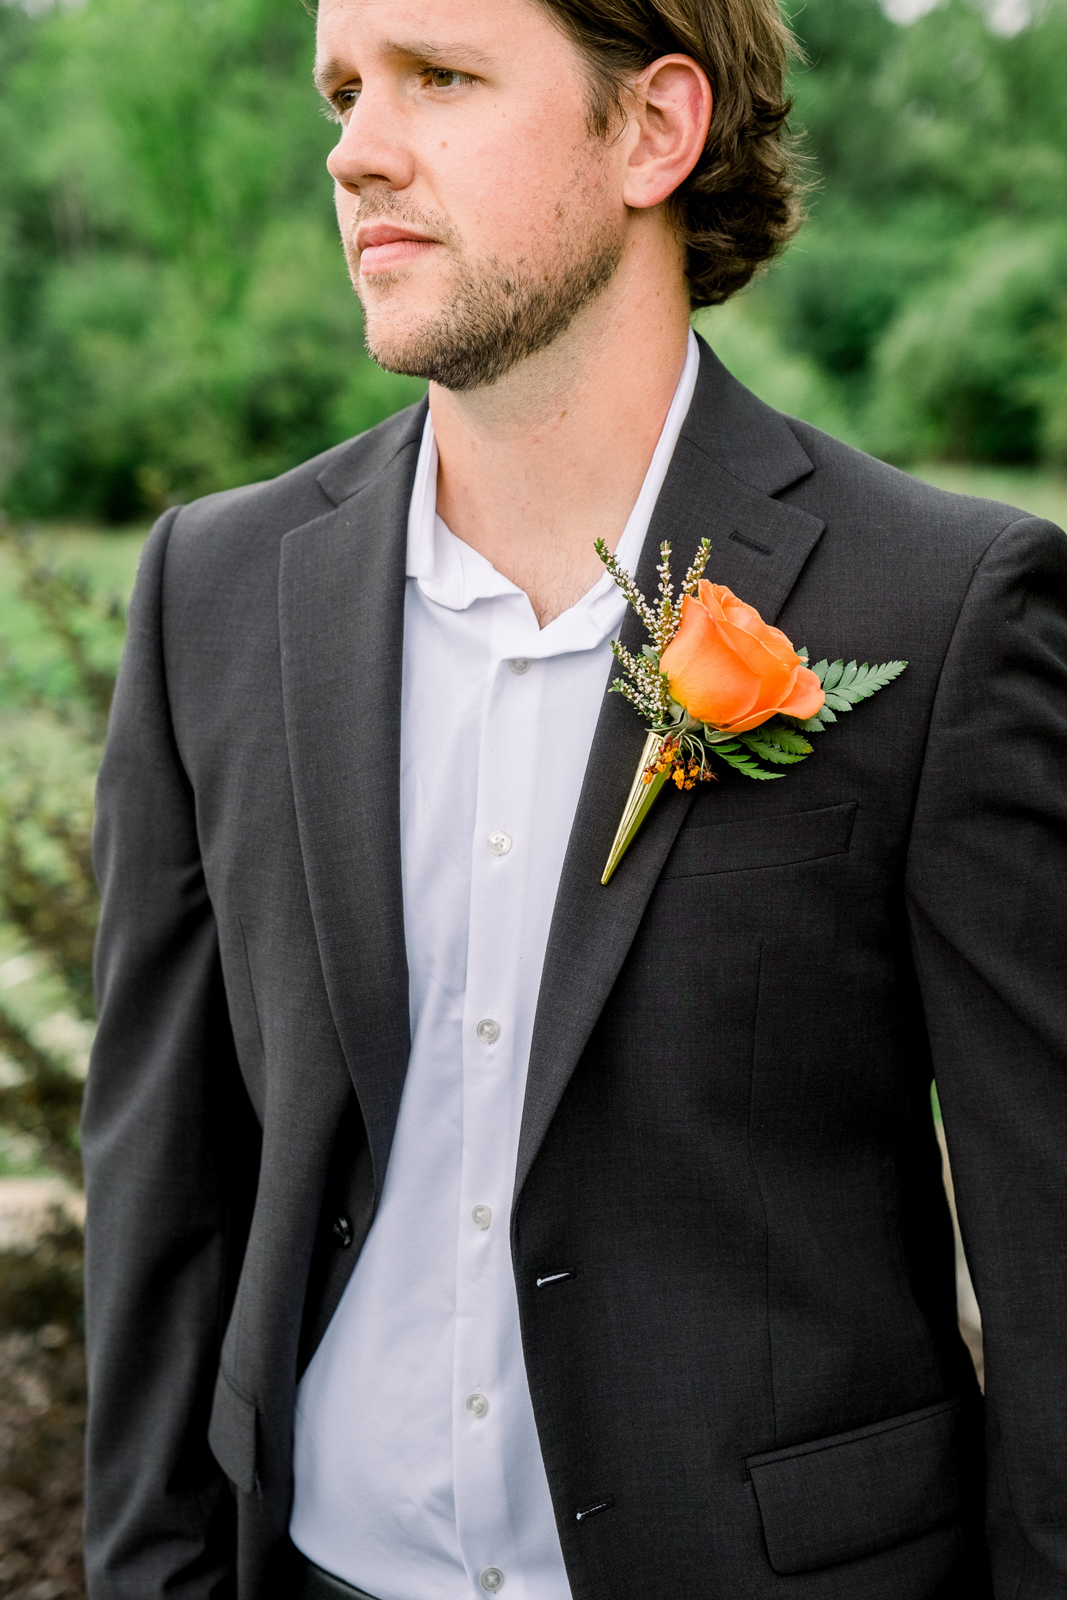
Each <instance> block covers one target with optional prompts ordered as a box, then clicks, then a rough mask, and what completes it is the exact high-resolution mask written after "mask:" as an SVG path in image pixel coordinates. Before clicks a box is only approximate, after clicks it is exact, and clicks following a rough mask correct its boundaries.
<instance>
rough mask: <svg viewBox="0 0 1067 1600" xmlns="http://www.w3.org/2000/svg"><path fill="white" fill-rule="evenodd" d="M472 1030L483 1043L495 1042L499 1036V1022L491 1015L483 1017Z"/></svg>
mask: <svg viewBox="0 0 1067 1600" xmlns="http://www.w3.org/2000/svg"><path fill="white" fill-rule="evenodd" d="M474 1031H475V1033H476V1034H477V1035H478V1037H479V1039H480V1040H481V1041H482V1043H483V1044H496V1042H497V1040H498V1039H499V1038H500V1024H499V1022H494V1021H493V1019H492V1017H483V1018H482V1020H481V1022H479V1024H478V1026H477V1027H476V1028H475V1030H474Z"/></svg>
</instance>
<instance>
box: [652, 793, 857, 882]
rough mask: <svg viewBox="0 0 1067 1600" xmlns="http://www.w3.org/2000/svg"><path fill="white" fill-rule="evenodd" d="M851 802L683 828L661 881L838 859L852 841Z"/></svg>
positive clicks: (852, 817)
mask: <svg viewBox="0 0 1067 1600" xmlns="http://www.w3.org/2000/svg"><path fill="white" fill-rule="evenodd" d="M855 816H856V802H855V800H846V801H844V802H843V803H842V804H841V805H837V806H821V807H820V808H819V809H818V810H817V811H794V812H793V813H792V814H791V815H788V816H784V817H758V818H757V817H752V818H750V819H746V820H745V821H744V822H713V823H708V824H706V825H703V826H701V827H690V828H683V829H682V831H681V833H680V834H679V835H678V838H677V841H676V842H675V845H674V849H673V850H672V851H671V853H670V855H669V856H668V857H667V862H666V865H665V866H664V868H663V876H664V877H665V878H695V877H701V876H703V875H704V874H706V873H712V872H744V871H747V870H750V869H751V868H753V867H788V866H792V865H794V864H795V863H797V862H801V861H818V860H819V859H820V857H822V856H836V855H841V854H842V853H843V852H844V851H845V850H847V849H848V847H849V843H850V841H851V839H852V824H853V822H854V820H855Z"/></svg>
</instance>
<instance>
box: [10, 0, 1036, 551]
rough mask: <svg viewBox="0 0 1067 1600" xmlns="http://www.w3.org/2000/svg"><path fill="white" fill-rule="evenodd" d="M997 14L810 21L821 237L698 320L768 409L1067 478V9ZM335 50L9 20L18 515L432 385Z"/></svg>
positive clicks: (182, 24)
mask: <svg viewBox="0 0 1067 1600" xmlns="http://www.w3.org/2000/svg"><path fill="white" fill-rule="evenodd" d="M887 3H894V0H887ZM895 3H898V4H899V3H901V0H895ZM994 3H996V4H998V5H999V7H1000V9H999V11H998V12H996V13H994V14H993V15H992V18H990V16H987V15H986V14H985V13H984V12H983V10H982V9H981V0H970V3H965V0H947V3H942V4H939V5H937V6H936V7H935V9H934V10H933V11H931V12H930V13H929V14H928V15H926V16H924V17H921V18H920V19H919V20H917V21H915V22H913V23H912V24H911V25H909V26H902V25H900V24H899V23H897V22H894V21H891V20H890V19H889V17H888V16H887V15H886V14H885V12H884V11H883V10H882V9H881V7H880V5H879V4H878V3H877V0H808V3H807V4H806V5H805V6H804V7H803V9H798V10H797V14H796V16H795V18H794V22H795V26H796V28H797V32H798V34H799V36H800V38H801V41H802V43H803V45H804V47H805V50H806V52H807V57H808V63H807V65H806V66H804V67H802V68H800V69H798V71H797V72H796V74H795V92H796V112H795V116H794V119H793V120H794V124H795V126H796V127H797V128H798V129H799V130H802V132H803V135H804V142H805V146H806V148H807V150H808V152H809V155H810V158H811V166H810V170H811V175H812V177H813V179H814V180H815V188H814V192H813V195H812V199H811V219H810V221H809V222H808V224H807V226H806V228H805V229H804V231H803V232H802V234H801V236H800V239H799V241H798V242H797V243H796V244H795V245H794V246H793V248H792V249H791V250H790V252H789V253H788V255H787V256H786V258H785V259H784V260H783V261H782V262H781V263H780V264H778V265H777V266H775V267H774V268H773V269H772V270H771V271H770V272H769V273H768V274H767V275H766V276H765V277H764V278H763V279H762V280H761V281H760V282H759V283H758V284H757V285H756V286H755V287H754V288H753V289H752V290H751V291H750V292H749V293H747V294H746V295H745V296H743V297H742V298H741V299H740V300H739V301H738V302H737V303H735V304H733V305H731V306H729V307H726V308H724V309H723V310H722V311H719V312H713V313H711V314H708V315H706V316H705V317H704V319H703V324H702V325H703V326H704V327H705V329H706V331H708V332H709V333H710V335H711V338H712V340H713V342H715V343H716V344H717V346H718V347H719V348H720V350H721V352H722V353H723V354H724V356H725V358H726V359H727V361H728V363H729V364H730V365H731V366H733V367H734V369H735V370H737V371H738V373H739V375H741V376H742V377H743V378H744V379H745V380H746V381H748V382H750V383H752V384H753V386H754V387H756V388H757V390H759V391H760V392H762V393H764V394H765V395H766V396H767V397H768V398H769V399H771V400H772V401H774V402H776V403H779V404H783V405H785V406H786V407H787V408H788V409H791V410H793V411H796V412H799V413H800V414H802V415H804V416H807V417H808V418H809V419H810V420H812V421H815V422H817V423H820V424H822V425H824V426H828V427H829V428H831V429H833V430H834V431H837V432H839V433H842V434H844V435H845V436H846V437H848V438H850V439H852V440H854V441H855V442H857V443H859V444H861V445H863V446H865V447H866V448H869V449H872V450H874V451H875V452H877V453H879V454H882V455H885V456H888V457H890V458H892V459H896V460H899V461H903V462H908V461H913V460H922V459H925V460H930V459H936V458H944V459H970V460H981V461H990V462H1046V463H1051V464H1053V465H1063V464H1065V463H1067V92H1065V84H1067V0H1033V3H1034V4H1035V6H1036V9H1035V11H1034V12H1033V14H1032V16H1031V20H1030V21H1029V22H1028V23H1027V24H1026V25H1025V26H1022V27H1017V31H1015V32H1014V33H1012V34H1011V35H1010V36H1009V35H1006V34H1005V33H1004V31H1003V27H1004V16H1005V13H1004V10H1003V7H1004V5H1005V0H989V4H991V5H992V4H994ZM1018 3H1020V4H1021V3H1024V0H1018ZM1025 17H1026V13H1023V12H1020V13H1017V14H1016V15H1015V18H1014V23H1013V26H1017V24H1018V23H1019V22H1022V21H1025ZM998 19H999V25H1000V27H1001V30H1002V31H1001V32H999V33H998V32H997V31H996V28H995V26H991V25H990V22H991V20H992V22H993V23H994V24H997V23H998ZM312 31H313V25H312V21H311V18H310V16H309V15H308V13H307V11H306V10H305V9H304V7H303V6H302V4H301V0H151V4H145V3H144V0H80V3H77V4H69V3H64V0H52V3H49V0H0V499H2V500H3V503H4V504H5V505H6V506H7V508H8V509H9V510H10V511H12V512H14V513H16V514H26V513H30V514H34V515H38V516H48V517H55V516H59V515H62V516H80V517H87V518H94V519H103V520H108V521H113V522H121V521H128V520H130V519H133V518H137V517H143V516H144V515H146V514H149V513H152V512H155V511H157V510H159V509H160V508H161V507H162V506H164V505H165V504H167V503H168V502H169V501H173V500H184V499H188V498H189V497H191V496H193V495H197V494H201V493H204V492H206V491H209V490H213V489H217V488H223V487H227V486H229V485H231V484H234V483H240V482H247V481H249V480H250V479H254V478H259V477H264V476H267V475H270V474H273V473H276V472H278V471H281V470H283V469H284V468H286V467H288V466H290V465H292V464H293V463H295V462H297V461H299V460H301V459H303V458H305V457H307V456H308V455H311V454H313V453H314V452H315V451H317V450H320V449H324V448H326V447H328V446H329V445H330V444H332V443H334V442H336V441H337V440H339V439H341V438H344V437H345V436H347V435H349V434H352V433H355V432H357V431H359V430H360V429H362V428H365V427H367V426H369V425H371V424H373V423H374V422H376V421H377V420H378V419H379V418H380V417H382V416H383V415H385V414H387V413H388V412H389V411H391V410H393V409H395V408H396V407H397V406H398V405H401V404H404V403H406V402H407V401H408V400H409V399H410V398H412V396H413V395H414V394H416V393H417V392H418V388H419V386H418V385H416V384H413V383H411V382H410V381H407V380H404V379H398V378H395V377H389V376H387V375H385V374H383V373H380V372H379V371H378V370H377V369H376V368H374V367H373V365H372V364H371V363H370V362H369V360H368V359H367V357H366V355H365V354H364V352H363V348H362V340H361V333H360V324H359V315H358V309H357V307H356V306H355V304H354V301H353V297H352V294H351V290H350V288H349V285H348V281H347V277H346V275H345V271H344V267H343V263H342V260H341V253H340V250H339V247H338V244H337V239H336V232H335V225H334V221H333V216H332V210H331V203H330V194H329V184H328V180H327V178H326V174H325V171H324V166H323V161H324V157H325V154H326V151H327V149H328V146H329V144H330V142H331V139H332V137H333V130H332V129H331V128H330V127H329V125H328V124H327V123H325V122H324V121H323V120H322V119H321V118H320V116H319V115H318V113H317V108H316V101H315V96H314V94H313V91H312V89H311V86H310V77H309V73H310V65H311V58H312V49H313V39H312Z"/></svg>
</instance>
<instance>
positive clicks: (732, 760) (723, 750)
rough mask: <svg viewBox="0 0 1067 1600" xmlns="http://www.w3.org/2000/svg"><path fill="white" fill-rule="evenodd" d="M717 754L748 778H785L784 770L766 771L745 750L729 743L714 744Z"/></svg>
mask: <svg viewBox="0 0 1067 1600" xmlns="http://www.w3.org/2000/svg"><path fill="white" fill-rule="evenodd" d="M712 748H713V750H714V752H715V754H716V755H717V756H722V759H723V760H724V761H725V762H726V764H727V766H729V767H733V769H734V771H735V772H741V773H744V775H745V777H746V778H761V779H767V778H784V777H785V773H784V772H765V771H764V769H763V768H762V767H761V766H757V764H756V762H755V761H753V759H752V757H751V756H750V755H749V754H748V752H747V751H745V750H739V749H736V748H735V749H731V748H730V746H729V745H724V744H717V745H713V746H712Z"/></svg>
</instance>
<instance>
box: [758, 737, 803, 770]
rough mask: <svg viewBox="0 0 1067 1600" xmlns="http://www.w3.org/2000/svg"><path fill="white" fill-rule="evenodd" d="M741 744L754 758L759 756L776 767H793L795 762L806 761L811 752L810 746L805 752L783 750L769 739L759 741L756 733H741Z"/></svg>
mask: <svg viewBox="0 0 1067 1600" xmlns="http://www.w3.org/2000/svg"><path fill="white" fill-rule="evenodd" d="M802 742H803V741H801V743H802ZM741 743H742V744H744V745H747V747H748V749H749V750H751V751H752V754H753V755H754V756H760V757H762V759H763V760H764V761H770V762H771V763H772V765H774V766H776V767H791V766H794V765H795V764H796V762H798V761H804V760H806V759H807V756H808V755H809V754H810V752H811V745H810V744H809V745H808V748H807V750H806V751H792V750H783V749H782V748H781V746H780V745H778V744H776V743H772V741H771V739H770V738H764V739H761V738H760V736H759V734H758V733H743V734H742V735H741Z"/></svg>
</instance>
